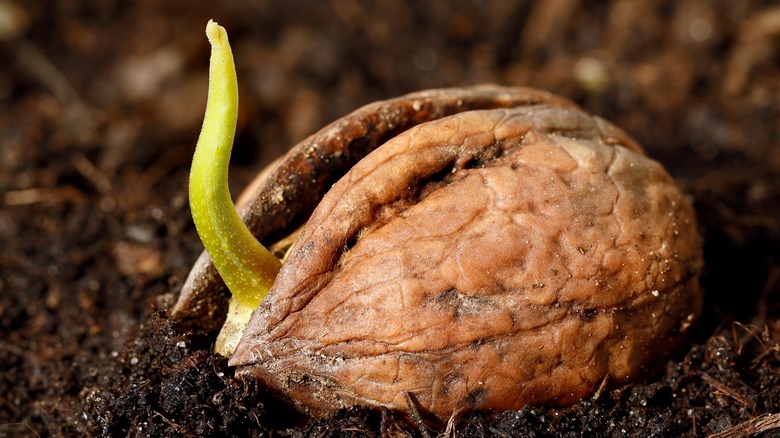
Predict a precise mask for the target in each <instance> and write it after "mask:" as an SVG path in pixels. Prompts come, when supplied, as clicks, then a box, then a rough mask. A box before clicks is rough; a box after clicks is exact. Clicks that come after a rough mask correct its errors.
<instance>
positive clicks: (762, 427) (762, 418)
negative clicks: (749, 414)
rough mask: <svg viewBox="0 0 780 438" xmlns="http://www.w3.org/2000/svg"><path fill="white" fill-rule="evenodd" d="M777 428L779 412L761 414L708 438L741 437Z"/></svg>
mask: <svg viewBox="0 0 780 438" xmlns="http://www.w3.org/2000/svg"><path fill="white" fill-rule="evenodd" d="M777 428H780V413H778V414H763V415H759V416H757V417H754V418H751V419H750V420H748V421H745V422H744V423H740V424H738V425H736V426H734V427H731V428H729V429H726V430H724V431H722V432H718V433H714V434H712V435H710V436H709V438H742V437H746V436H750V435H755V434H757V433H761V432H766V431H768V430H772V429H777Z"/></svg>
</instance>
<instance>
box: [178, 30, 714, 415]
mask: <svg viewBox="0 0 780 438" xmlns="http://www.w3.org/2000/svg"><path fill="white" fill-rule="evenodd" d="M207 34H208V36H209V40H210V42H211V43H212V62H211V66H210V72H211V74H210V86H209V99H208V100H209V103H208V105H207V109H206V117H205V119H204V127H203V131H202V132H201V137H200V139H199V141H198V146H197V149H196V152H195V158H194V160H193V171H192V174H191V179H190V202H191V205H192V209H193V217H194V219H195V223H196V226H197V228H198V232H199V234H200V235H201V238H202V239H203V241H204V245H205V246H206V247H207V249H208V250H209V251H211V255H212V256H214V259H213V260H214V264H216V266H217V267H218V268H219V270H220V272H221V273H222V275H223V277H224V278H225V280H226V282H227V284H228V285H229V286H230V288H231V291H232V292H233V298H232V299H231V303H230V311H229V314H228V320H227V322H226V323H225V325H224V326H223V329H222V331H221V332H220V336H219V337H218V338H217V351H218V352H221V353H223V354H226V355H230V354H231V352H232V356H231V357H230V362H229V363H230V364H231V365H232V366H236V367H238V369H237V374H238V375H239V376H243V377H245V378H254V379H258V380H259V381H261V382H263V383H264V384H265V385H267V386H268V387H270V388H273V389H275V390H277V391H280V392H282V393H284V394H287V395H288V396H289V397H290V398H291V399H292V400H293V401H294V402H295V403H297V404H298V405H299V406H300V407H302V408H304V409H306V410H308V411H310V412H312V413H314V414H328V413H332V412H334V411H336V410H338V409H340V408H345V407H349V406H352V405H355V404H364V405H370V406H381V407H386V408H389V409H400V410H406V409H412V408H421V409H422V410H424V411H426V412H428V413H430V414H432V415H433V416H435V417H438V418H439V419H445V418H447V417H449V416H450V415H453V414H454V413H455V412H458V411H463V410H483V409H498V410H501V409H517V408H520V407H522V406H524V405H527V404H555V405H563V404H568V403H573V402H576V401H577V400H579V399H581V398H582V397H585V396H587V395H588V394H591V393H593V392H594V391H595V390H596V389H597V387H599V385H600V384H602V382H605V381H609V382H613V383H618V384H619V383H624V382H629V381H632V380H634V379H638V378H641V377H642V376H643V375H646V373H647V372H649V371H651V370H653V369H654V368H655V367H656V366H657V365H658V364H660V363H662V361H663V360H665V359H666V358H668V356H669V354H670V352H671V351H672V350H674V349H675V348H676V347H678V346H679V345H680V344H681V343H682V342H683V341H684V338H685V335H686V331H687V329H688V327H689V326H690V325H691V324H692V323H693V322H694V320H695V319H696V318H697V317H698V315H699V312H700V307H701V301H702V292H701V290H700V288H699V274H700V272H701V269H702V256H701V243H700V239H699V235H698V233H697V229H696V221H695V218H694V212H693V209H692V207H691V205H690V203H689V202H688V201H687V200H686V198H685V196H684V195H683V194H682V193H681V191H680V190H679V188H678V187H677V186H676V185H675V183H674V181H673V180H672V178H671V177H670V176H669V174H668V173H667V172H666V171H665V170H664V169H663V167H662V166H661V165H660V164H658V163H657V162H655V161H653V160H651V159H649V158H648V157H647V156H646V155H645V153H644V151H643V150H642V149H641V148H640V147H639V146H638V145H637V144H636V142H634V141H633V140H631V139H630V138H629V137H628V136H627V135H626V134H625V133H624V132H622V131H621V130H619V129H618V128H616V127H614V126H612V125H611V124H609V123H608V122H605V121H604V120H602V119H600V118H598V117H593V116H590V115H588V114H586V113H584V112H582V111H581V110H580V109H578V108H577V107H576V106H575V105H574V104H572V103H570V102H568V101H566V100H565V99H562V98H558V97H555V96H553V95H550V94H548V93H544V92H539V91H535V90H529V89H523V88H502V87H491V86H487V87H471V88H459V89H451V90H433V91H427V92H421V93H416V94H411V95H407V96H403V97H401V98H397V99H393V100H389V101H385V102H378V103H375V104H372V105H368V106H366V107H364V108H362V109H360V110H358V111H356V112H354V113H352V114H350V115H348V116H345V117H344V118H342V119H341V120H338V121H336V122H334V123H333V124H331V125H330V126H328V127H326V128H324V129H323V130H322V131H320V132H318V133H317V134H314V135H313V136H311V137H310V138H308V139H307V140H305V141H304V142H302V143H301V144H299V145H298V146H296V147H295V148H293V149H292V150H291V151H290V152H289V153H288V154H287V155H286V156H285V157H284V158H282V159H281V160H280V161H278V162H277V163H276V164H274V165H273V166H272V167H271V168H269V169H268V170H267V171H265V172H263V173H262V174H261V175H260V176H259V177H258V180H257V182H256V184H254V186H256V189H253V192H252V194H250V195H245V196H244V197H243V198H244V200H245V206H244V208H243V210H242V211H243V213H242V215H243V217H242V218H240V217H239V216H238V215H237V214H236V212H235V210H234V209H233V205H232V203H231V201H230V197H229V194H228V190H227V160H228V157H229V150H230V145H231V142H232V137H233V132H232V130H234V129H235V120H236V117H237V108H238V100H237V99H238V91H237V86H236V80H235V69H234V68H233V60H232V55H231V54H230V48H229V45H228V42H227V34H226V33H225V31H224V29H223V28H221V27H219V26H218V25H217V24H216V23H213V22H210V23H209V25H208V26H207ZM334 181H335V184H333V185H332V187H330V188H329V186H330V184H331V182H334ZM326 192H327V193H326ZM242 220H243V222H242ZM244 222H245V223H247V224H248V226H249V228H248V229H247V227H245V226H244V225H243V223H244ZM300 222H305V225H304V226H303V229H302V230H301V231H300V234H299V235H298V237H297V240H296V241H295V243H294V245H293V247H292V250H291V251H290V252H289V255H288V257H287V258H286V260H285V262H284V263H283V264H281V263H280V261H279V259H278V258H277V257H275V256H274V254H272V253H271V252H269V251H268V250H267V249H265V248H264V247H263V246H262V245H261V244H260V243H258V241H257V240H256V239H255V238H258V239H260V240H265V241H266V243H268V242H267V241H268V240H272V241H273V240H278V238H279V237H281V236H284V235H285V234H290V233H291V232H292V231H293V230H295V229H296V228H297V227H298V225H299V224H300ZM280 266H281V270H279V269H280ZM277 272H278V275H277ZM220 288H221V284H220V282H219V277H218V276H217V275H216V271H215V270H214V266H213V265H212V263H211V261H210V259H209V258H208V256H204V257H201V259H200V260H199V262H198V264H197V265H196V266H195V267H194V268H193V270H192V272H191V274H190V277H189V278H188V280H187V283H186V284H185V287H184V289H183V291H182V295H181V297H180V299H179V302H178V303H177V306H176V307H175V308H174V309H173V312H172V316H173V318H174V319H177V320H180V321H184V320H188V319H189V320H192V319H198V316H199V315H200V316H203V315H204V314H205V316H207V317H210V316H212V315H211V314H209V313H208V312H213V311H209V310H206V311H204V310H203V309H204V308H207V306H204V303H206V302H208V301H209V300H210V301H212V302H224V301H225V300H224V298H225V297H224V295H222V294H220V293H219V291H220ZM269 288H270V291H269V290H268V289H269ZM266 292H267V296H266V297H265V300H264V301H262V302H261V300H263V296H265V294H266ZM204 297H208V298H204ZM258 303H260V304H259V307H257V305H258ZM202 319H210V318H202ZM247 320H248V321H249V323H248V325H246V321H247ZM239 340H240V342H239ZM236 343H237V344H238V345H237V346H236ZM234 348H235V350H234ZM410 403H414V404H415V406H410V405H409V404H410Z"/></svg>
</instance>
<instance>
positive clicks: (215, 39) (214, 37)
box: [206, 20, 227, 46]
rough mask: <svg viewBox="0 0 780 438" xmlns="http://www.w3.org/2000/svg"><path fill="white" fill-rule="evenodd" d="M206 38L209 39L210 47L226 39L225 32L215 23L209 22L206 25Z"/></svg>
mask: <svg viewBox="0 0 780 438" xmlns="http://www.w3.org/2000/svg"><path fill="white" fill-rule="evenodd" d="M206 38H208V39H209V44H211V45H212V46H213V45H216V44H220V43H221V42H222V40H223V39H227V31H226V30H225V28H224V27H222V26H220V25H219V24H218V23H217V22H216V21H214V20H209V22H208V24H206Z"/></svg>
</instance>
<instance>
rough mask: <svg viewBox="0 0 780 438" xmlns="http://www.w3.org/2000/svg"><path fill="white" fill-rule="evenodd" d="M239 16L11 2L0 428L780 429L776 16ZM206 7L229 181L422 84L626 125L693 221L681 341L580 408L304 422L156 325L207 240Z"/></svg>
mask: <svg viewBox="0 0 780 438" xmlns="http://www.w3.org/2000/svg"><path fill="white" fill-rule="evenodd" d="M209 3H214V4H215V5H214V6H209V5H208V4H209ZM218 3H221V5H219V6H216V4H218ZM245 3H248V2H242V1H228V2H186V3H185V2H182V1H168V2H160V1H156V0H136V1H119V0H113V1H107V0H83V1H76V0H63V1H56V2H50V1H42V0H39V1H21V0H14V1H11V0H5V1H0V22H5V21H7V20H5V18H6V17H11V18H12V19H11V20H10V21H8V22H10V23H12V24H11V25H10V27H5V28H3V27H2V26H7V25H5V24H3V25H0V41H1V42H0V196H1V198H0V242H1V243H0V245H1V246H0V247H1V250H0V437H4V436H52V435H57V436H60V435H65V436H84V435H89V436H252V435H271V434H274V435H291V436H310V435H314V436H343V435H349V436H353V435H359V436H363V435H367V436H379V435H389V436H403V435H407V434H410V435H425V434H429V435H431V436H435V435H436V434H439V433H443V432H446V433H448V434H450V433H453V434H457V435H458V436H582V435H585V436H707V435H711V434H715V433H719V432H723V431H728V432H727V433H725V434H722V435H717V436H747V435H750V434H755V433H758V436H778V434H780V428H778V427H780V99H779V98H778V97H779V96H780V74H778V71H780V9H778V6H777V5H776V3H775V2H773V1H770V0H765V1H759V0H745V1H739V2H735V1H732V0H665V1H661V0H658V1H653V0H624V1H618V0H613V1H605V2H598V1H585V0H583V1H577V0H549V1H539V2H504V1H499V0H496V1H475V0H463V1H453V2H440V1H435V0H430V1H419V2H408V4H402V3H401V2H400V1H377V2H372V1H357V0H333V1H330V2H324V1H323V2H309V1H304V0H280V1H263V2H253V5H246V4H245ZM14 5H15V7H12V6H14ZM209 18H214V19H216V20H217V21H219V22H220V23H221V24H223V25H225V26H226V27H227V29H228V31H229V33H230V36H231V41H232V43H233V48H234V51H235V55H236V60H237V63H238V71H239V83H240V86H241V90H242V103H241V105H242V111H241V117H240V122H239V124H240V126H239V132H238V136H237V142H236V147H235V151H234V154H233V157H234V158H233V163H234V165H233V167H232V169H231V178H232V179H231V182H232V184H233V185H234V193H237V192H238V191H239V190H240V188H241V187H242V186H243V185H245V184H246V183H248V182H249V181H250V180H251V178H252V176H253V174H254V173H255V172H257V171H258V170H259V169H260V168H262V166H263V165H264V164H265V163H267V162H268V161H269V160H270V159H272V158H273V157H275V156H277V155H279V154H280V153H281V152H283V151H284V150H285V149H286V148H288V147H289V146H290V145H292V144H294V143H295V142H296V141H298V140H300V139H301V138H303V137H304V136H306V135H308V134H310V133H312V132H313V131H315V130H316V129H318V128H319V127H321V126H323V125H324V124H325V123H327V122H329V121H331V120H333V119H335V118H337V117H340V116H342V115H344V114H345V113H347V112H349V111H351V110H353V109H355V108H357V107H358V106H360V105H362V104H365V103H368V102H371V101H374V100H377V99H381V98H388V97H392V96H396V95H399V94H402V93H405V92H409V91H414V90H419V89H424V88H432V87H444V86H452V85H467V84H474V83H483V82H495V83H501V84H509V85H528V86H533V87H538V88H544V89H547V90H550V91H553V92H556V93H559V94H562V95H564V96H566V97H568V98H571V99H573V100H575V101H577V102H578V103H580V104H581V105H582V106H583V107H584V108H585V109H586V110H588V111H590V112H592V113H595V114H598V115H601V116H603V117H605V118H607V119H609V120H611V121H612V122H614V123H615V124H616V125H618V126H621V127H622V128H624V129H625V130H626V131H628V132H629V133H631V134H632V135H633V136H634V137H635V138H636V139H637V140H639V142H640V143H642V144H643V145H644V146H645V148H646V149H647V150H648V152H649V154H650V155H651V156H653V157H655V158H656V159H658V160H660V161H662V162H663V163H664V164H665V165H666V166H667V168H668V169H669V170H670V171H671V173H672V174H673V175H674V176H675V177H676V178H677V179H678V181H679V182H680V184H681V185H682V186H683V188H684V190H685V191H686V192H687V193H689V194H690V196H691V198H692V199H693V201H694V204H695V207H696V210H697V214H698V216H699V221H700V226H701V231H702V233H703V235H704V237H705V240H706V243H705V259H706V264H707V275H706V278H705V279H704V286H705V288H706V305H705V309H704V317H703V319H702V321H701V322H700V323H699V325H698V326H697V329H696V331H695V334H694V335H693V339H692V342H691V344H690V345H689V349H688V350H687V351H683V352H681V353H680V354H679V355H678V356H677V358H676V360H674V361H672V362H670V363H669V364H668V365H667V367H666V368H665V369H664V370H663V371H662V372H660V373H659V374H657V375H655V376H652V377H651V378H649V379H648V381H647V382H646V383H645V384H636V385H630V386H627V387H622V388H607V389H606V390H605V391H603V392H601V393H600V394H599V396H598V397H594V398H592V399H588V400H583V401H582V402H580V403H579V404H577V405H575V406H572V407H568V408H562V409H548V408H543V407H528V408H526V409H523V410H521V411H518V412H504V413H475V414H465V415H461V416H458V417H456V418H453V419H452V420H451V422H450V423H449V424H446V425H436V424H430V423H429V424H427V425H425V424H413V423H408V422H404V421H403V420H402V419H401V416H400V415H399V414H394V413H388V412H381V411H371V410H366V409H357V408H355V409H353V410H350V411H348V412H343V413H341V414H339V415H338V416H337V417H336V418H332V419H324V420H323V419H320V420H313V419H309V418H306V417H303V416H300V415H296V414H294V413H293V412H291V411H290V410H289V409H287V408H286V407H285V403H284V400H283V399H280V398H277V397H275V396H273V395H271V394H268V393H266V392H265V391H264V389H263V388H261V387H257V386H255V385H251V384H249V383H245V382H241V381H238V380H235V379H234V378H233V377H232V375H233V370H232V369H230V368H229V367H227V365H226V360H225V359H223V358H221V357H219V356H215V355H212V354H211V353H210V345H211V343H212V342H213V333H188V332H185V331H183V330H182V329H180V328H177V327H175V326H172V325H171V324H170V323H169V322H168V320H167V319H166V317H165V311H166V309H167V308H168V306H169V305H170V303H171V302H172V300H173V299H175V297H176V295H177V293H178V290H179V288H180V287H181V283H182V281H183V279H184V278H185V276H186V275H187V272H188V269H189V267H190V265H191V264H192V263H193V261H194V260H195V258H196V257H197V256H198V254H199V253H200V251H201V249H202V247H201V245H200V243H199V241H198V238H197V235H196V233H195V229H194V227H193V225H192V221H191V218H190V214H189V209H188V204H187V194H186V185H187V172H188V167H189V160H190V158H191V155H192V152H193V149H194V143H195V139H196V137H197V135H198V132H199V126H200V122H201V117H202V113H203V108H204V105H205V96H206V79H207V62H208V45H207V42H206V38H205V35H204V29H205V24H206V21H207V20H208V19H209ZM766 414H769V415H766ZM730 428H734V429H730ZM762 434H763V435H762Z"/></svg>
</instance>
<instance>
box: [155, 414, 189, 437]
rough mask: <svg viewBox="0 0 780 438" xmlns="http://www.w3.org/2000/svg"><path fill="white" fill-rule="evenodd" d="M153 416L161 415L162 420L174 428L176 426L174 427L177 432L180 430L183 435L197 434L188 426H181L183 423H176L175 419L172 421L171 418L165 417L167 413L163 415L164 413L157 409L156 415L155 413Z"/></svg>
mask: <svg viewBox="0 0 780 438" xmlns="http://www.w3.org/2000/svg"><path fill="white" fill-rule="evenodd" d="M153 417H160V419H162V421H164V422H165V423H166V424H167V425H168V426H171V427H172V428H174V429H175V430H176V431H177V432H179V433H180V434H182V435H184V436H191V437H194V436H195V434H193V433H192V432H190V431H189V430H188V429H187V428H185V427H184V426H181V425H179V424H176V423H174V422H173V421H171V420H169V419H168V418H166V417H165V415H163V414H161V413H159V412H157V411H154V415H153Z"/></svg>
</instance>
